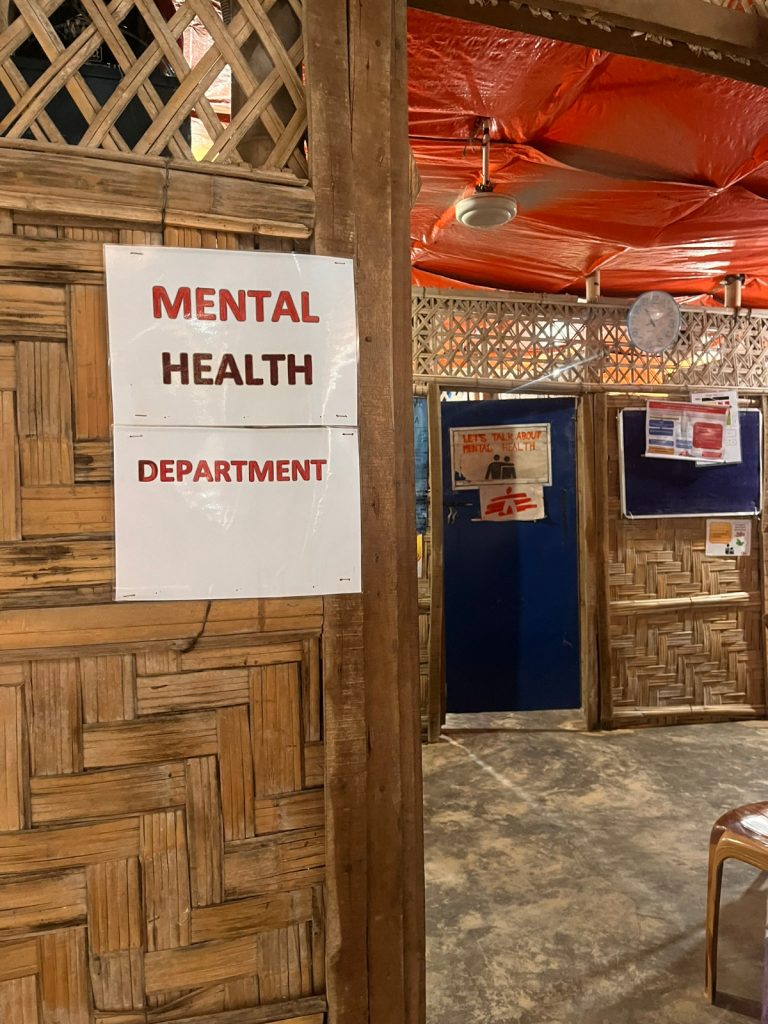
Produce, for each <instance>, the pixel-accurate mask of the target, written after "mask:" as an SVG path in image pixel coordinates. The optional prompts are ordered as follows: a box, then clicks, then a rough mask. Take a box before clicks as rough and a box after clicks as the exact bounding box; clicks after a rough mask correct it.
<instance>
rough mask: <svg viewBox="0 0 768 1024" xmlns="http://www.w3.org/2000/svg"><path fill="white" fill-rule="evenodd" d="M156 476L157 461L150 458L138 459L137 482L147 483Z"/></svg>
mask: <svg viewBox="0 0 768 1024" xmlns="http://www.w3.org/2000/svg"><path fill="white" fill-rule="evenodd" d="M156 476H157V463H156V462H152V460H151V459H139V482H140V483H142V484H146V483H149V481H150V480H154V479H155V477H156Z"/></svg>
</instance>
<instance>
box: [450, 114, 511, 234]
mask: <svg viewBox="0 0 768 1024" xmlns="http://www.w3.org/2000/svg"><path fill="white" fill-rule="evenodd" d="M480 129H481V133H482V134H481V139H480V151H481V154H482V181H481V182H480V184H479V185H476V186H475V191H474V192H473V193H472V194H471V195H468V196H465V197H464V198H463V199H460V200H459V201H458V202H457V203H456V220H457V221H458V222H459V224H463V225H464V227H467V228H483V229H486V228H500V227H501V226H502V224H508V223H509V221H511V220H512V219H513V218H514V217H516V216H517V200H516V199H515V198H514V196H504V195H496V194H495V193H494V191H493V187H494V186H493V183H492V182H491V178H490V163H491V122H490V120H489V119H488V118H487V117H484V118H483V119H482V121H481V122H480Z"/></svg>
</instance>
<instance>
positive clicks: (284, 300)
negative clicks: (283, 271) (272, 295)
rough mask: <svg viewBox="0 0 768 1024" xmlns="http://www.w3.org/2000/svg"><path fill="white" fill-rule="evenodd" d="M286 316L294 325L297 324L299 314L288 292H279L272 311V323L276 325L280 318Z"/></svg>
mask: <svg viewBox="0 0 768 1024" xmlns="http://www.w3.org/2000/svg"><path fill="white" fill-rule="evenodd" d="M284 316H287V317H288V318H289V319H290V320H292V321H293V322H294V323H295V324H297V323H299V314H298V312H297V311H296V304H295V302H294V301H293V299H292V298H291V293H290V292H279V293H278V296H277V300H276V302H275V308H274V310H273V311H272V323H273V324H276V323H277V321H278V320H280V319H281V317H284Z"/></svg>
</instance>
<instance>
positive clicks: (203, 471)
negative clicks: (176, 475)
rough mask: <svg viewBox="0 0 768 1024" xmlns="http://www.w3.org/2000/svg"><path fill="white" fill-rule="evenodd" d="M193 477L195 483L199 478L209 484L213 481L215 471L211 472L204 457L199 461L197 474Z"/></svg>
mask: <svg viewBox="0 0 768 1024" xmlns="http://www.w3.org/2000/svg"><path fill="white" fill-rule="evenodd" d="M192 479H193V481H194V482H195V483H197V482H198V481H199V480H206V481H207V482H208V483H209V484H212V483H213V473H211V469H210V466H209V465H208V463H207V462H206V461H205V460H204V459H201V460H200V462H198V464H197V469H196V470H195V475H194V476H193V477H192Z"/></svg>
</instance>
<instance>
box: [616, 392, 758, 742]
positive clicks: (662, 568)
mask: <svg viewBox="0 0 768 1024" xmlns="http://www.w3.org/2000/svg"><path fill="white" fill-rule="evenodd" d="M627 404H632V400H628V399H626V398H624V399H619V398H616V399H611V400H610V405H609V420H608V438H607V450H608V507H607V510H606V511H607V519H606V523H607V530H608V565H607V583H608V599H609V600H608V611H609V631H610V652H611V662H610V678H609V680H605V681H604V682H607V683H608V684H609V686H610V694H609V707H608V709H607V717H608V719H609V721H610V722H612V723H613V724H618V723H620V722H621V721H622V720H625V719H627V718H629V719H643V718H644V719H647V720H649V721H656V720H675V721H683V720H687V719H691V720H693V719H706V718H708V717H709V718H711V717H713V716H722V717H743V716H749V715H758V714H763V713H764V710H765V671H764V665H763V643H764V640H763V624H762V618H763V617H762V591H761V576H760V558H761V551H760V546H761V534H760V530H759V524H758V523H755V524H754V526H753V545H752V553H751V554H750V555H749V556H746V557H739V558H735V557H734V558H728V557H726V558H720V557H718V558H714V557H707V555H706V554H705V520H704V519H699V518H693V519H688V518H685V519H674V518H672V519H648V520H637V519H635V520H631V519H622V518H621V515H620V499H619V453H618V433H617V429H616V414H617V410H618V408H620V407H622V406H626V405H627ZM635 404H636V403H635Z"/></svg>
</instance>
